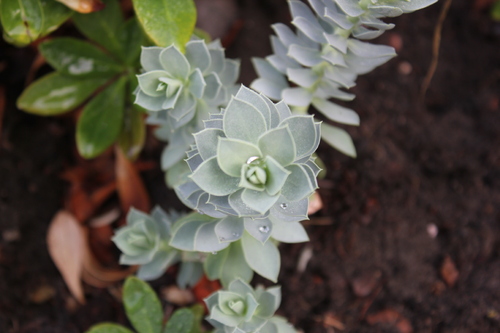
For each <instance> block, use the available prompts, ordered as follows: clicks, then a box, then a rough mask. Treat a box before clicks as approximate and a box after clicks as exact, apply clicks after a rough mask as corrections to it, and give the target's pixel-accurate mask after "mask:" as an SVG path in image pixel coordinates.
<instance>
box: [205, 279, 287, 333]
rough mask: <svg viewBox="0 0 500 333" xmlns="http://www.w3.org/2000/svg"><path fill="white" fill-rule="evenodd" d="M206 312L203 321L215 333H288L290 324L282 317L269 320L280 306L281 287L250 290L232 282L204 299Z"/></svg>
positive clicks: (240, 282) (239, 281) (237, 280)
mask: <svg viewBox="0 0 500 333" xmlns="http://www.w3.org/2000/svg"><path fill="white" fill-rule="evenodd" d="M205 303H206V305H207V307H208V309H209V311H210V314H209V316H208V317H207V318H206V319H207V321H208V322H210V323H211V324H212V325H213V326H214V327H215V328H216V331H215V332H217V333H222V332H259V333H271V332H273V333H274V332H279V333H288V332H290V333H292V332H296V331H295V329H294V328H293V326H292V325H290V324H289V323H287V322H286V320H284V319H283V318H280V317H273V315H274V312H275V311H276V309H278V307H279V305H280V303H281V288H280V287H279V286H277V287H271V288H268V289H264V288H263V287H257V289H256V290H254V289H253V288H252V287H251V286H249V285H248V284H247V283H245V282H243V281H242V280H239V279H236V280H234V281H232V282H231V283H230V284H229V287H228V290H221V291H218V292H216V293H214V294H212V295H210V296H209V297H208V298H206V299H205Z"/></svg>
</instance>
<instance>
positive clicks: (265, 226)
mask: <svg viewBox="0 0 500 333" xmlns="http://www.w3.org/2000/svg"><path fill="white" fill-rule="evenodd" d="M259 231H260V232H262V233H263V234H267V233H268V232H269V227H268V226H267V225H262V226H260V227H259Z"/></svg>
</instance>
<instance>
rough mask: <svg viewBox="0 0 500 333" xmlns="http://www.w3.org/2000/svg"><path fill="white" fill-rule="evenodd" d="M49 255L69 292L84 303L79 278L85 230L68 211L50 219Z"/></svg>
mask: <svg viewBox="0 0 500 333" xmlns="http://www.w3.org/2000/svg"><path fill="white" fill-rule="evenodd" d="M47 246H48V250H49V254H50V256H51V258H52V260H53V261H54V264H55V265H56V267H57V269H58V270H59V272H60V273H61V275H62V277H63V279H64V281H65V282H66V285H67V286H68V288H69V290H70V291H71V293H72V294H73V296H75V298H76V299H77V300H78V301H79V302H80V303H82V304H84V303H85V296H84V293H83V288H82V283H81V281H80V277H81V275H82V268H83V262H84V255H85V251H86V235H85V230H84V228H83V227H82V226H80V223H79V222H78V221H77V220H76V218H75V217H74V216H73V215H72V214H70V213H69V212H68V211H65V210H61V211H59V212H58V213H57V214H56V216H54V218H53V219H52V222H51V223H50V226H49V230H48V233H47Z"/></svg>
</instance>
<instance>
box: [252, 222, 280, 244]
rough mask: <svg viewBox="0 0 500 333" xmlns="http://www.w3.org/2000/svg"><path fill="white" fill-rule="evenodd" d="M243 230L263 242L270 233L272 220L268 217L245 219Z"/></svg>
mask: <svg viewBox="0 0 500 333" xmlns="http://www.w3.org/2000/svg"><path fill="white" fill-rule="evenodd" d="M245 230H246V231H247V232H248V233H249V234H250V235H252V236H253V237H254V238H255V239H257V240H258V241H259V242H261V243H262V244H264V243H265V242H267V240H268V239H269V237H271V235H272V231H273V222H271V220H270V219H269V218H265V219H250V218H246V219H245Z"/></svg>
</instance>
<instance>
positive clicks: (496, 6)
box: [491, 0, 500, 22]
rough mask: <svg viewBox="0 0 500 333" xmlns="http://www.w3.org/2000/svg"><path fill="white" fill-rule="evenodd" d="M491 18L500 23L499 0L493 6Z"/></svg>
mask: <svg viewBox="0 0 500 333" xmlns="http://www.w3.org/2000/svg"><path fill="white" fill-rule="evenodd" d="M491 18H492V19H493V20H495V21H497V22H500V1H498V0H497V1H496V2H495V3H494V4H493V6H491Z"/></svg>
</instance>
